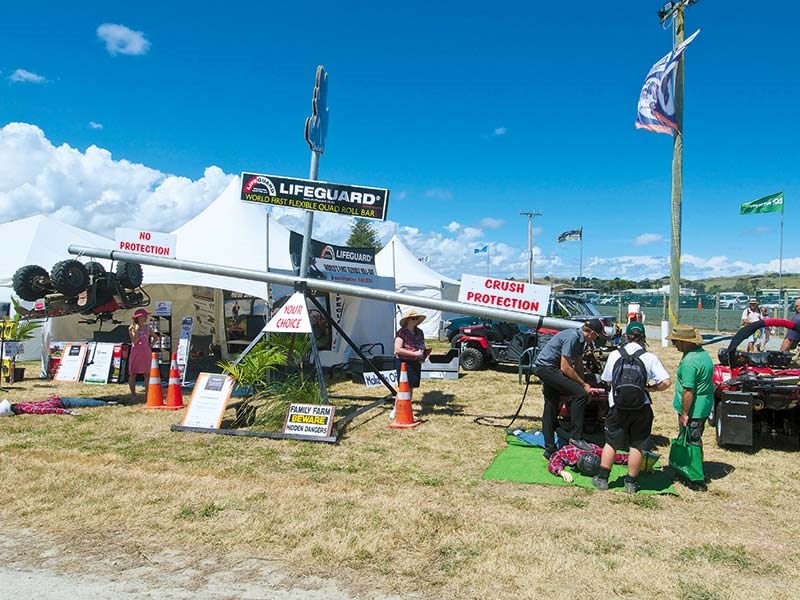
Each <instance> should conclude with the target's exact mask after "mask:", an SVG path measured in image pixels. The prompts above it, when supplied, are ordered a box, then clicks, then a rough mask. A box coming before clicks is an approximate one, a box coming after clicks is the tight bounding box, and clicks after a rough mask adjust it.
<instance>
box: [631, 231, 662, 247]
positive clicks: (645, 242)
mask: <svg viewBox="0 0 800 600" xmlns="http://www.w3.org/2000/svg"><path fill="white" fill-rule="evenodd" d="M663 241H664V236H663V235H661V234H660V233H643V234H641V235H637V236H636V237H635V238H634V240H633V245H634V246H649V245H651V244H657V243H659V242H663Z"/></svg>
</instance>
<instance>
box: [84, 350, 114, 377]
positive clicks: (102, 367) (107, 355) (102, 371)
mask: <svg viewBox="0 0 800 600" xmlns="http://www.w3.org/2000/svg"><path fill="white" fill-rule="evenodd" d="M114 347H115V344H112V343H107V342H89V344H88V354H89V362H88V364H87V365H86V373H85V374H84V376H83V382H84V383H96V384H104V383H108V377H109V374H110V373H111V365H112V363H113V361H114Z"/></svg>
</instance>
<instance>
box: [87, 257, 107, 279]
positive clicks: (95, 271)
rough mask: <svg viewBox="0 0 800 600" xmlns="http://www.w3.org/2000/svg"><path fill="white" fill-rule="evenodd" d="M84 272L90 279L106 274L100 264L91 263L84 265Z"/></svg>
mask: <svg viewBox="0 0 800 600" xmlns="http://www.w3.org/2000/svg"><path fill="white" fill-rule="evenodd" d="M86 272H87V273H89V275H91V276H92V277H95V278H97V277H102V276H103V275H105V274H106V268H105V267H104V266H103V264H102V263H99V262H95V261H92V262H87V263H86Z"/></svg>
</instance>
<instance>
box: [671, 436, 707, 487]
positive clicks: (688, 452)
mask: <svg viewBox="0 0 800 600" xmlns="http://www.w3.org/2000/svg"><path fill="white" fill-rule="evenodd" d="M669 466H670V467H672V468H673V469H675V470H676V471H677V472H678V473H680V474H681V475H683V476H684V477H686V479H688V480H689V481H693V482H699V481H705V474H704V473H703V447H702V446H697V445H695V444H692V443H691V442H690V441H689V428H688V427H681V428H680V431H679V432H678V437H676V438H675V439H674V440H672V444H671V445H670V449H669Z"/></svg>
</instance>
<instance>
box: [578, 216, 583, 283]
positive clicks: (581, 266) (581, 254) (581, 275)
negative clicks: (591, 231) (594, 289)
mask: <svg viewBox="0 0 800 600" xmlns="http://www.w3.org/2000/svg"><path fill="white" fill-rule="evenodd" d="M578 260H579V262H578V287H581V285H583V284H582V283H581V282H582V281H583V226H581V252H580V258H579V259H578Z"/></svg>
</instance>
